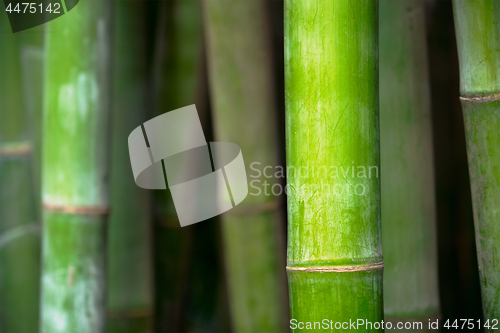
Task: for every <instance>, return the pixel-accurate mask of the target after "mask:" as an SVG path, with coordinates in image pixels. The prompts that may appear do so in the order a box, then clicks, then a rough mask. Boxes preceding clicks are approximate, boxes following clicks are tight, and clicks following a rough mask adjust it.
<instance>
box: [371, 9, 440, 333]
mask: <svg viewBox="0 0 500 333" xmlns="http://www.w3.org/2000/svg"><path fill="white" fill-rule="evenodd" d="M379 4H380V49H379V50H380V58H379V59H380V144H381V148H380V155H381V174H382V179H381V193H382V231H383V232H382V239H383V240H384V264H385V267H384V312H385V319H386V320H391V321H395V322H397V321H411V320H417V319H418V320H419V321H421V322H423V323H424V327H423V328H428V327H427V324H428V320H427V319H428V317H429V318H435V317H437V316H438V315H439V293H438V272H437V246H436V245H437V244H436V204H435V194H434V169H433V155H432V133H431V119H430V117H431V115H430V95H429V74H428V73H429V69H428V63H427V43H426V34H425V17H424V3H423V2H422V1H420V0H407V1H400V0H382V1H380V2H379Z"/></svg>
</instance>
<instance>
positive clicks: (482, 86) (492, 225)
mask: <svg viewBox="0 0 500 333" xmlns="http://www.w3.org/2000/svg"><path fill="white" fill-rule="evenodd" d="M453 13H454V19H455V29H456V36H457V47H458V57H459V62H460V95H461V102H462V109H463V114H464V122H465V133H466V141H467V157H468V161H469V175H470V182H471V191H472V203H473V211H474V225H475V232H476V247H477V254H478V265H479V276H480V281H481V295H482V302H483V312H484V317H485V320H490V321H491V320H492V319H498V318H500V274H499V267H500V258H499V256H498V248H499V247H498V246H499V245H498V244H500V226H499V224H498V221H499V218H500V102H499V101H498V100H499V95H498V94H500V3H498V2H497V1H493V0H484V1H478V0H474V1H458V0H454V1H453ZM491 331H493V330H491Z"/></svg>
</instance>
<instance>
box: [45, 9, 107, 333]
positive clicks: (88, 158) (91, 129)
mask: <svg viewBox="0 0 500 333" xmlns="http://www.w3.org/2000/svg"><path fill="white" fill-rule="evenodd" d="M111 14H112V2H111V1H109V0H102V1H80V3H79V4H78V6H77V8H76V9H74V10H73V11H71V12H70V13H68V14H66V15H64V16H61V17H59V18H57V19H56V20H54V21H51V22H49V23H48V24H46V63H45V74H44V75H45V85H44V99H45V100H44V110H43V112H44V115H43V121H44V124H43V176H42V182H43V185H42V200H43V239H42V242H43V270H42V281H41V285H42V301H41V306H42V318H41V331H42V332H45V333H56V332H65V333H66V332H75V333H76V332H82V333H83V332H86V333H87V332H93V333H101V332H104V330H105V327H104V326H105V318H106V305H105V298H106V254H107V248H106V238H107V235H106V229H107V220H108V217H107V214H108V211H109V205H108V181H109V172H108V171H109V145H110V139H111V138H110V130H109V126H110V123H109V120H110V119H109V118H110V117H111V104H110V102H111V100H110V99H111V95H112V91H111V79H112V77H111V67H110V65H111V59H112V58H111V57H112V48H111V45H112V37H113V34H112V28H113V27H112V25H111Z"/></svg>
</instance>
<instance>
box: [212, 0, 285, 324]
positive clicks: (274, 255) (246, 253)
mask: <svg viewBox="0 0 500 333" xmlns="http://www.w3.org/2000/svg"><path fill="white" fill-rule="evenodd" d="M204 15H205V28H206V38H207V47H208V48H207V55H208V69H209V82H210V88H211V97H212V108H213V111H214V113H213V115H214V116H213V119H214V124H215V134H216V139H217V141H228V142H234V143H236V144H238V145H239V146H240V147H241V150H242V154H243V156H244V160H245V166H246V169H247V172H248V171H249V170H250V168H249V166H250V165H251V163H252V162H259V163H261V166H262V168H264V167H265V166H270V167H272V168H274V167H275V166H276V162H277V161H276V159H277V147H276V146H277V145H276V133H275V119H274V117H275V115H274V113H275V101H274V98H275V96H274V86H273V79H272V74H271V73H273V72H272V68H271V54H270V46H269V44H268V43H269V39H268V38H269V36H268V29H267V25H266V24H267V22H266V16H265V3H264V2H263V1H220V0H208V1H205V2H204ZM258 180H260V181H261V185H262V186H264V185H263V182H264V181H266V180H267V181H268V182H270V183H271V185H273V184H277V181H276V180H273V179H266V178H265V177H264V176H263V175H261V177H260V178H259V179H258ZM278 185H279V184H278ZM255 194H257V193H254V194H250V195H248V197H247V198H246V199H245V202H244V203H242V204H240V205H239V206H238V207H237V208H236V209H234V212H228V213H227V214H224V215H222V217H221V218H222V228H223V240H224V245H225V256H226V270H227V279H228V283H229V294H230V310H231V317H232V326H233V330H234V331H235V332H282V331H285V318H286V315H285V314H286V305H287V302H286V301H284V300H283V299H284V298H285V297H284V295H282V294H281V287H282V286H284V285H285V275H284V273H285V272H284V270H282V269H280V266H281V265H280V264H281V261H282V259H284V258H282V256H281V255H280V253H281V251H282V249H281V248H280V242H279V236H280V234H279V231H280V228H279V227H280V223H281V221H280V218H279V216H280V215H279V205H278V199H277V198H276V197H275V196H273V195H267V196H266V195H265V193H264V189H263V187H262V188H261V191H260V194H257V195H255ZM245 211H246V212H247V213H245ZM283 257H284V256H283ZM283 261H284V260H283ZM283 263H284V262H283Z"/></svg>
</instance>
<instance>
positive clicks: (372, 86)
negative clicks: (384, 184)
mask: <svg viewBox="0 0 500 333" xmlns="http://www.w3.org/2000/svg"><path fill="white" fill-rule="evenodd" d="M377 6H378V5H377V2H376V1H372V0H361V1H358V0H345V1H316V0H305V1H304V0H301V1H298V0H288V1H287V2H286V3H285V91H286V94H285V103H286V142H287V144H286V149H287V151H286V152H287V169H288V170H289V172H288V185H287V187H288V188H287V189H288V221H289V222H288V223H289V225H288V268H287V270H288V285H289V293H290V303H291V304H290V306H291V318H292V320H296V321H295V322H294V323H292V325H291V326H292V331H294V332H301V331H306V330H307V328H308V326H307V325H306V324H303V325H302V326H299V325H298V322H303V323H307V322H310V323H313V322H322V320H323V319H329V320H332V321H333V324H334V323H335V322H348V323H349V320H351V321H354V320H357V319H362V320H365V321H369V322H371V323H375V322H379V323H380V322H381V321H382V319H383V306H382V267H383V263H382V243H381V239H380V187H379V178H378V176H379V174H378V172H379V169H378V168H379V128H378V64H377V47H378V22H377V16H378V13H377ZM328 325H330V326H329V327H331V325H332V323H329V324H328ZM310 327H313V326H310ZM375 327H376V326H373V328H372V329H370V326H368V329H365V326H361V327H358V329H363V330H366V331H381V329H380V326H379V329H376V328H375ZM316 329H317V330H318V326H317V324H316ZM333 329H335V328H333Z"/></svg>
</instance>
